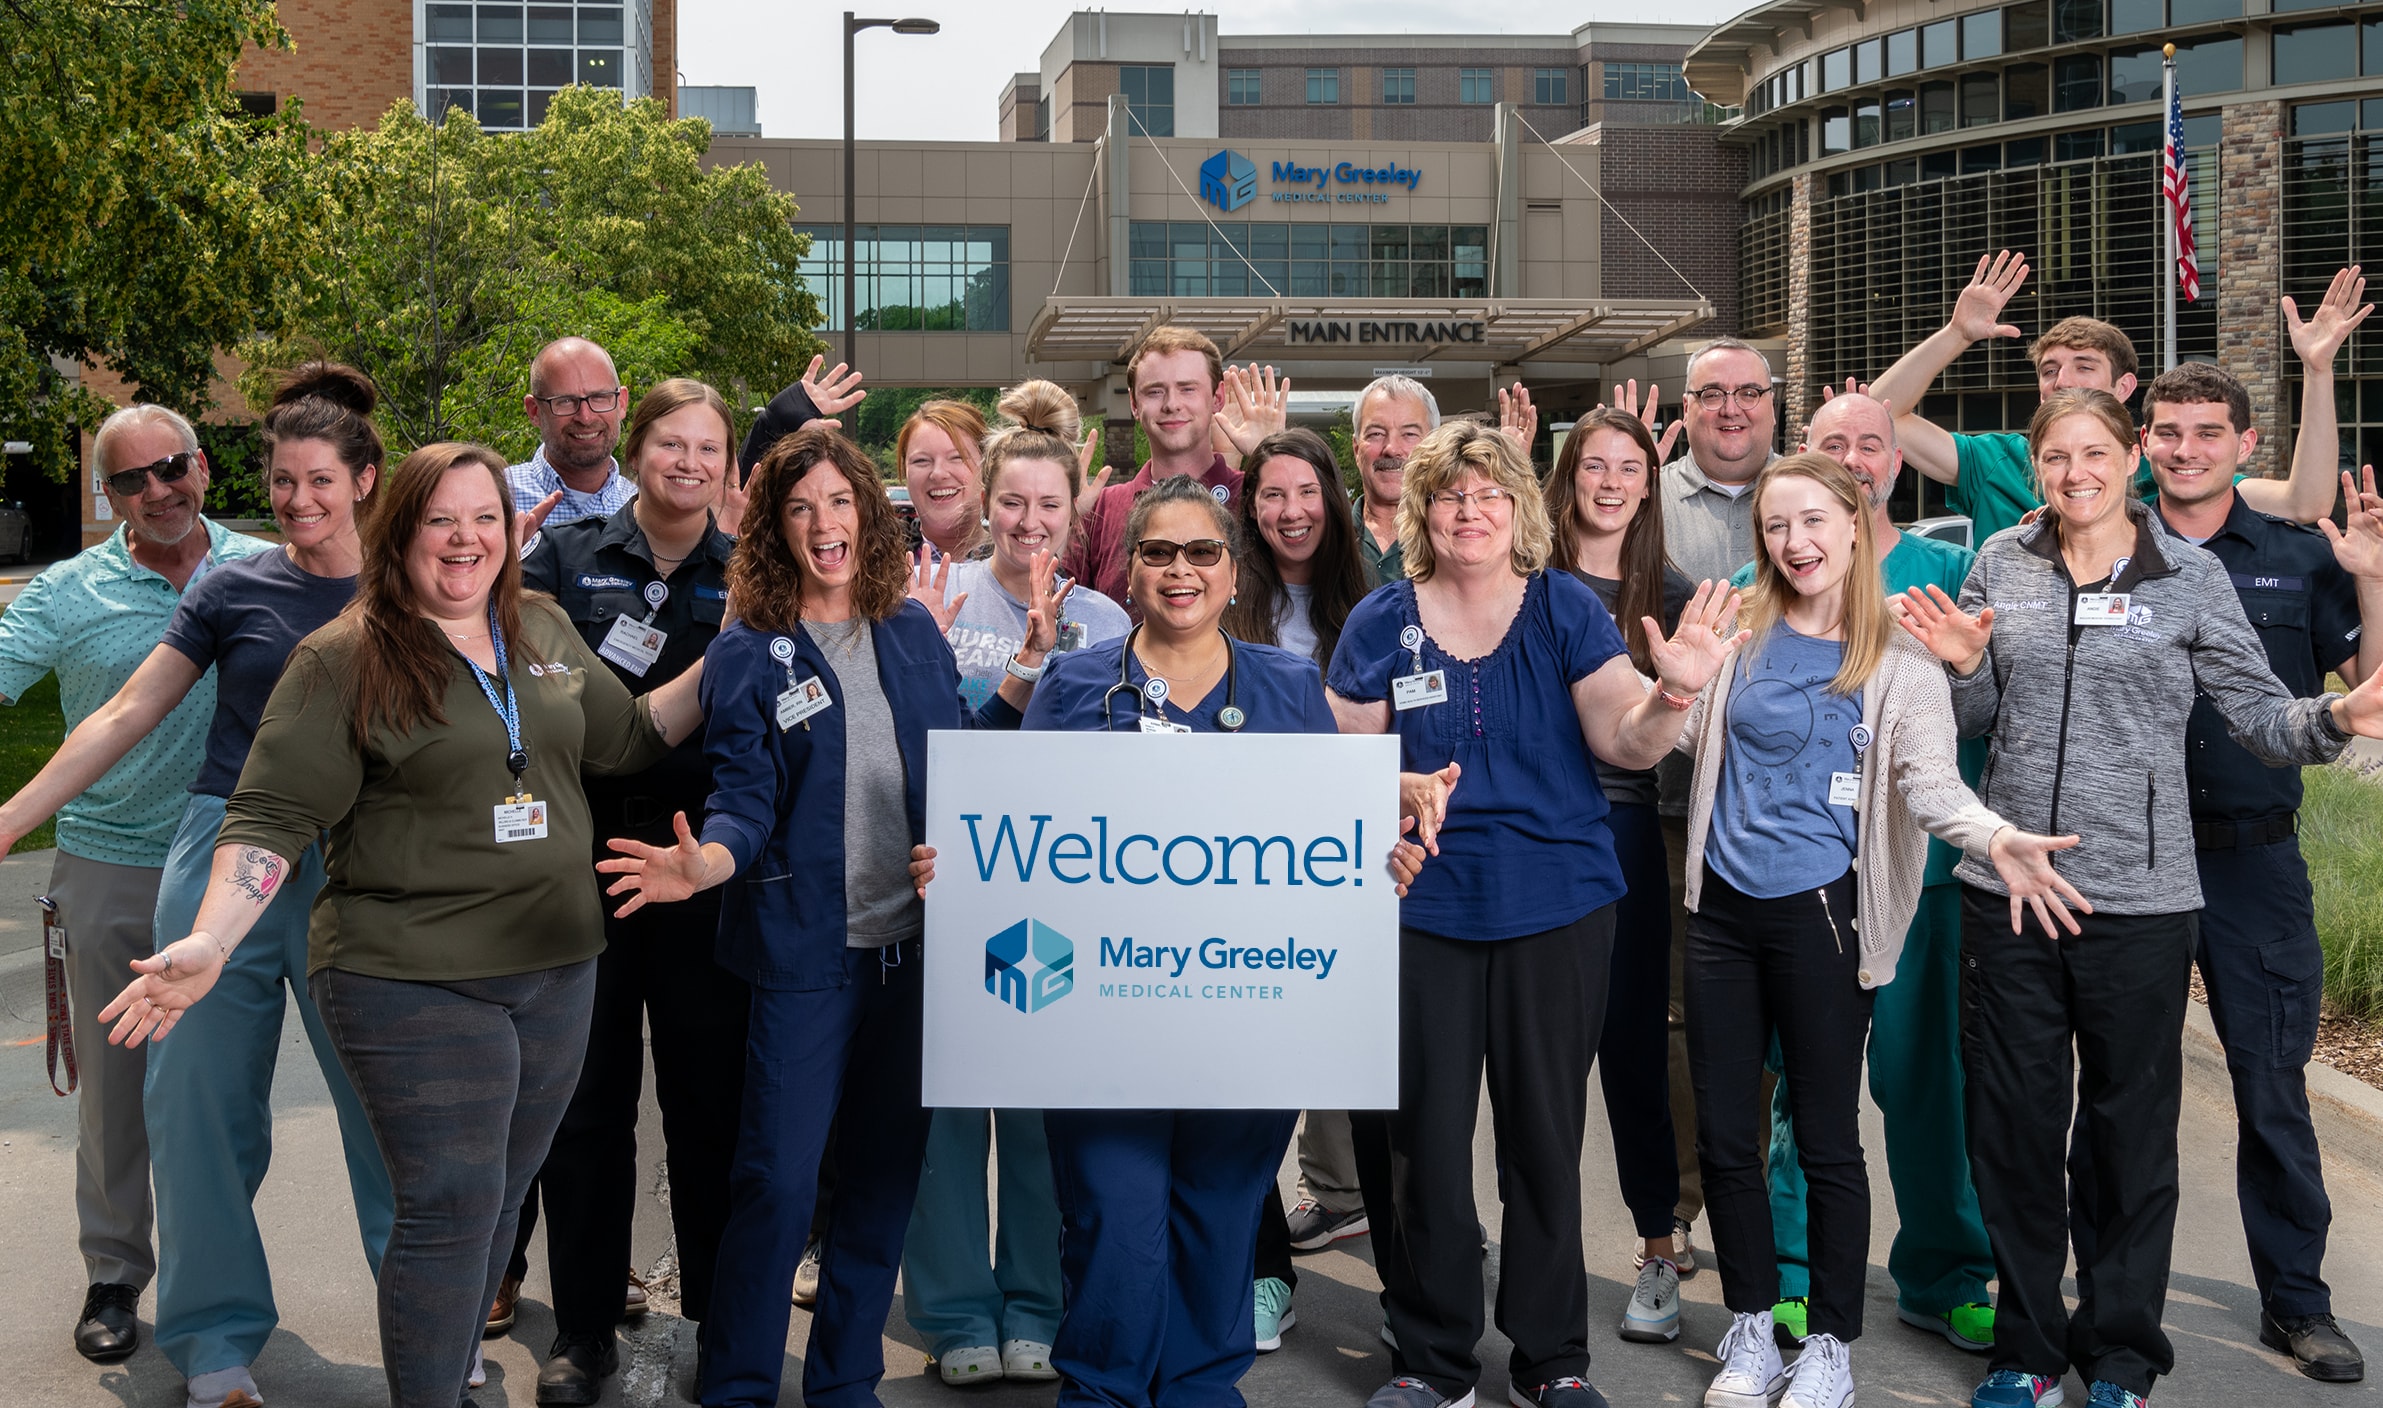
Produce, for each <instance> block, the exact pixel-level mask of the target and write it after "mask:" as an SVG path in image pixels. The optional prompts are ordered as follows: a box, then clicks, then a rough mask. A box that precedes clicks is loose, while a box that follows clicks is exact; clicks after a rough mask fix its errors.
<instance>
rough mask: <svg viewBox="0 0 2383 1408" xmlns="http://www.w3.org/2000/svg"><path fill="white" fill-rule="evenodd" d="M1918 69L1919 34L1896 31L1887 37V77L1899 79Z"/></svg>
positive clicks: (1917, 32)
mask: <svg viewBox="0 0 2383 1408" xmlns="http://www.w3.org/2000/svg"><path fill="white" fill-rule="evenodd" d="M1919 67H1920V32H1919V31H1918V30H1916V29H1898V30H1896V31H1895V32H1894V33H1893V34H1890V35H1888V36H1887V77H1889V78H1900V77H1902V76H1903V75H1904V74H1907V73H1915V72H1917V71H1918V70H1919Z"/></svg>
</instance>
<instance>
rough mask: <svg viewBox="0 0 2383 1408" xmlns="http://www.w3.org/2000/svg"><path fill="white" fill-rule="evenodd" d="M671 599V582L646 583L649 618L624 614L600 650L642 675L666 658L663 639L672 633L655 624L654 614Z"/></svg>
mask: <svg viewBox="0 0 2383 1408" xmlns="http://www.w3.org/2000/svg"><path fill="white" fill-rule="evenodd" d="M668 600H670V584H669V583H668V582H648V583H646V584H645V605H646V613H645V619H644V620H642V621H639V620H633V619H631V618H630V617H627V616H623V617H621V618H620V619H619V620H616V621H614V622H613V623H612V629H611V630H609V631H607V632H605V633H604V643H603V644H602V645H599V646H597V647H596V653H597V654H598V655H601V656H603V657H604V658H605V659H607V660H609V661H611V662H612V663H613V664H615V665H618V666H620V667H621V668H622V669H624V670H627V671H628V672H629V673H630V674H632V675H636V676H637V677H639V678H640V679H642V678H644V676H645V672H646V671H648V670H650V669H652V668H653V667H654V662H655V661H656V660H659V659H661V658H662V646H663V643H664V642H666V641H668V640H669V639H670V634H669V632H667V631H664V630H662V629H661V628H660V627H658V626H656V625H655V624H654V617H655V616H656V615H658V614H659V613H660V612H661V610H662V603H663V602H666V601H668Z"/></svg>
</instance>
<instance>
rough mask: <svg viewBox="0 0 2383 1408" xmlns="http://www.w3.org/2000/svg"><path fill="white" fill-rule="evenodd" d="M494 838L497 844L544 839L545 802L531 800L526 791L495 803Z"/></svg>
mask: <svg viewBox="0 0 2383 1408" xmlns="http://www.w3.org/2000/svg"><path fill="white" fill-rule="evenodd" d="M496 839H497V844H498V845H504V844H505V843H507V842H510V841H543V840H545V839H546V804H545V803H544V802H539V801H533V800H531V798H530V796H529V794H528V793H526V792H525V793H523V794H522V795H521V796H519V797H509V798H507V799H506V800H504V801H502V802H499V803H497V804H496Z"/></svg>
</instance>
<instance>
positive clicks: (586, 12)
mask: <svg viewBox="0 0 2383 1408" xmlns="http://www.w3.org/2000/svg"><path fill="white" fill-rule="evenodd" d="M579 42H580V43H582V44H618V43H620V42H621V12H620V7H619V6H617V5H601V6H599V5H584V6H582V7H580V11H579Z"/></svg>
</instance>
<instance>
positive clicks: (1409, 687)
mask: <svg viewBox="0 0 2383 1408" xmlns="http://www.w3.org/2000/svg"><path fill="white" fill-rule="evenodd" d="M1447 702H1448V676H1447V675H1446V674H1445V673H1443V672H1441V671H1439V670H1426V671H1424V672H1423V673H1422V674H1419V675H1400V676H1399V677H1398V678H1396V679H1394V680H1392V681H1391V682H1390V703H1391V706H1392V707H1393V708H1396V709H1398V710H1399V711H1401V712H1402V713H1403V712H1404V711H1406V710H1408V709H1420V708H1422V707H1423V706H1424V705H1426V704H1445V703H1447Z"/></svg>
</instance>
